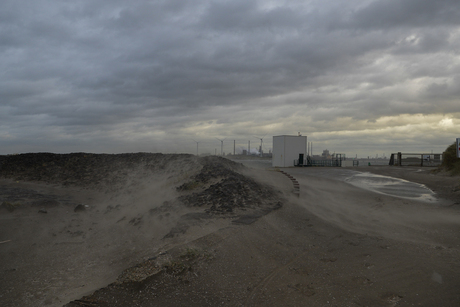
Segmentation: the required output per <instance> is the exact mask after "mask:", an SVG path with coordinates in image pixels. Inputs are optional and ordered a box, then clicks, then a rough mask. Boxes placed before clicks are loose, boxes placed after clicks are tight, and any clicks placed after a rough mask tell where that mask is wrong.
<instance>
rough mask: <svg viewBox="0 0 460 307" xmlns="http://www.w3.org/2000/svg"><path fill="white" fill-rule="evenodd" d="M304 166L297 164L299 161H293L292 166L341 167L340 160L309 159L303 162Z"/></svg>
mask: <svg viewBox="0 0 460 307" xmlns="http://www.w3.org/2000/svg"><path fill="white" fill-rule="evenodd" d="M303 162H304V164H299V160H294V166H329V167H340V166H342V159H328V160H312V159H310V157H308V158H307V161H303Z"/></svg>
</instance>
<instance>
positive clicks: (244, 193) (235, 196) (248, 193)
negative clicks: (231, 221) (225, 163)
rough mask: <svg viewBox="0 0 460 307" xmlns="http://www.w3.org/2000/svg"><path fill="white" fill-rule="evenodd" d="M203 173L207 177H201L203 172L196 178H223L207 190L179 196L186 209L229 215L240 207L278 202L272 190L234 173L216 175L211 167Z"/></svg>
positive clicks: (219, 171) (223, 172) (226, 172)
mask: <svg viewBox="0 0 460 307" xmlns="http://www.w3.org/2000/svg"><path fill="white" fill-rule="evenodd" d="M203 170H204V173H205V174H204V175H203V176H200V175H201V173H200V174H198V175H197V176H195V177H194V179H196V178H217V177H221V180H220V181H219V182H217V183H215V184H212V185H211V186H209V187H208V188H207V189H205V190H204V191H201V192H195V193H192V194H188V195H183V196H181V197H179V200H180V201H182V202H183V203H184V204H186V205H187V206H198V207H205V208H206V211H207V212H213V213H226V212H233V211H234V210H235V209H238V208H239V209H244V208H258V207H261V206H263V205H266V204H267V203H272V202H274V201H275V202H276V200H277V195H276V194H275V192H274V191H273V190H272V189H270V188H268V187H266V186H263V185H261V184H259V183H257V182H255V181H254V180H253V179H251V178H249V177H246V176H243V175H241V174H239V173H236V172H234V171H232V170H229V169H225V170H218V171H217V172H215V173H213V172H210V171H209V168H203ZM179 190H180V189H179Z"/></svg>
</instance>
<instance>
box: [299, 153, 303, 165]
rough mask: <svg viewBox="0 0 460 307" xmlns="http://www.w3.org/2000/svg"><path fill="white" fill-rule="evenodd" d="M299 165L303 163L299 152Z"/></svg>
mask: <svg viewBox="0 0 460 307" xmlns="http://www.w3.org/2000/svg"><path fill="white" fill-rule="evenodd" d="M299 165H303V154H299Z"/></svg>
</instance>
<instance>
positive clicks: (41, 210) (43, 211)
mask: <svg viewBox="0 0 460 307" xmlns="http://www.w3.org/2000/svg"><path fill="white" fill-rule="evenodd" d="M38 213H48V211H46V209H45V208H41V209H40V210H38Z"/></svg>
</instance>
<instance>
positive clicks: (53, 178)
mask: <svg viewBox="0 0 460 307" xmlns="http://www.w3.org/2000/svg"><path fill="white" fill-rule="evenodd" d="M195 159H196V158H195V157H194V156H192V155H185V154H184V155H179V154H177V155H164V154H161V153H127V154H91V153H70V154H54V153H27V154H19V155H8V156H0V176H1V177H4V178H12V179H15V180H24V181H44V182H47V183H59V184H63V185H74V186H82V187H98V186H106V187H108V188H109V189H110V187H111V186H114V185H115V184H119V183H121V184H125V183H127V180H128V178H127V177H128V174H129V173H132V172H135V173H136V175H137V176H139V177H143V176H149V175H151V174H152V173H156V172H166V171H167V167H168V165H169V164H171V163H192V162H193V161H195Z"/></svg>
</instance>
